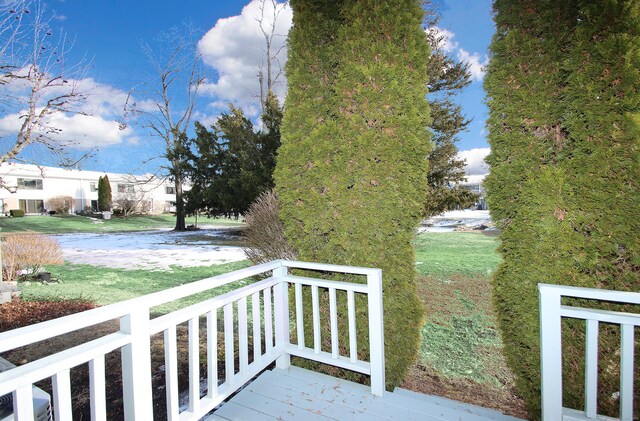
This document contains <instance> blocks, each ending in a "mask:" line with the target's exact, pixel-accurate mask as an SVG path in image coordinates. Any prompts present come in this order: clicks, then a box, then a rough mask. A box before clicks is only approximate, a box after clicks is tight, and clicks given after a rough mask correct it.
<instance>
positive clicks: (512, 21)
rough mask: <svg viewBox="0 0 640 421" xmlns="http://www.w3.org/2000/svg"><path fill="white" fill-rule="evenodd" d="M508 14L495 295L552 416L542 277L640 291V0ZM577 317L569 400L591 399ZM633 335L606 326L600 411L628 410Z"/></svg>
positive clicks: (550, 4)
mask: <svg viewBox="0 0 640 421" xmlns="http://www.w3.org/2000/svg"><path fill="white" fill-rule="evenodd" d="M494 16H495V20H496V29H497V32H496V35H495V36H494V39H493V41H492V44H491V52H492V60H491V63H490V65H489V69H488V72H487V76H486V79H485V88H486V90H487V94H488V105H489V110H490V112H489V121H488V128H489V143H490V145H491V155H490V156H489V157H488V158H487V161H488V162H489V165H490V168H491V172H490V175H489V176H488V177H487V180H486V184H485V185H486V189H487V196H488V200H489V204H490V206H491V212H492V216H493V218H494V220H495V221H496V223H498V224H499V225H500V226H501V228H502V233H501V246H500V248H499V250H500V252H501V254H502V256H503V262H502V264H501V265H500V267H499V269H498V271H497V273H496V274H495V276H494V296H495V303H496V306H497V311H498V317H499V325H500V328H501V330H502V334H503V338H504V341H505V353H506V357H507V360H508V362H509V364H510V366H511V368H512V369H513V371H514V372H515V374H516V375H517V388H518V391H519V393H520V394H521V395H522V396H523V397H524V398H525V399H526V404H527V408H528V410H529V415H530V416H531V417H532V418H538V417H539V416H540V360H539V358H540V344H539V311H538V305H539V304H538V293H537V284H538V283H539V282H544V283H552V284H562V285H575V286H584V287H595V288H605V289H616V290H622V291H638V290H640V236H639V234H638V233H639V232H640V164H639V163H640V127H639V126H640V124H639V123H640V119H639V115H640V114H639V112H640V95H639V94H638V92H640V70H639V69H640V3H639V2H637V1H635V0H615V1H614V0H591V1H586V0H585V1H578V0H572V1H566V2H555V1H543V2H539V1H531V0H497V1H495V3H494ZM601 308H613V307H612V306H610V305H609V306H607V305H604V304H603V305H602V307H601ZM618 309H619V307H618ZM563 326H564V329H563V332H564V334H563V353H564V356H563V358H564V362H563V377H564V382H563V383H564V394H563V400H564V405H565V406H569V407H573V408H580V407H581V406H582V405H583V395H584V390H583V388H584V386H583V385H584V340H585V339H584V337H585V332H584V330H585V327H584V323H580V322H575V323H573V322H568V323H566V324H564V325H563ZM619 340H620V338H619V331H618V330H616V329H610V328H608V327H603V328H602V329H601V330H600V340H599V346H600V348H599V359H600V361H599V366H600V367H601V369H600V370H599V383H598V393H599V396H598V403H599V406H600V408H599V412H600V413H604V414H608V415H614V416H617V415H618V414H617V407H618V405H619V402H618V400H617V399H616V398H615V397H614V396H615V394H614V392H616V391H617V390H618V387H619V386H618V374H616V373H618V372H619V368H620V366H619V364H620V363H619V354H618V351H617V350H618V349H619ZM639 350H640V347H638V345H636V352H638V351H639ZM637 377H638V376H637V375H636V382H637V381H638V378H637ZM638 404H639V402H638V400H637V399H636V402H635V405H636V412H637V411H638V410H639V409H640V408H638V407H637V406H638Z"/></svg>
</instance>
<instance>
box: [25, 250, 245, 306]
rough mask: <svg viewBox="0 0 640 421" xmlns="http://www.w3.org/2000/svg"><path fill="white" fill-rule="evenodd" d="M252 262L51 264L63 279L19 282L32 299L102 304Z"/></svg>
mask: <svg viewBox="0 0 640 421" xmlns="http://www.w3.org/2000/svg"><path fill="white" fill-rule="evenodd" d="M247 266H249V262H248V261H246V260H245V261H242V262H234V263H227V264H223V265H212V266H206V267H205V266H202V267H177V266H174V267H172V270H171V271H150V270H143V269H136V270H126V269H112V268H104V267H96V266H90V265H75V264H71V263H65V264H64V265H62V266H50V267H48V268H47V269H48V270H49V271H51V276H52V277H53V278H57V279H59V280H60V281H61V283H50V284H42V283H40V282H23V283H21V285H20V289H21V290H22V298H23V299H24V300H29V301H51V300H55V301H58V300H61V299H64V300H67V299H84V300H90V301H93V302H95V303H96V304H99V305H106V304H111V303H117V302H119V301H124V300H128V299H130V298H134V297H138V296H140V295H145V294H150V293H152V292H156V291H162V290H164V289H168V288H171V287H175V286H179V285H183V284H187V283H189V282H193V281H197V280H200V279H204V278H208V277H211V276H216V275H220V274H223V273H228V272H231V271H234V270H238V269H242V268H245V267H247ZM238 286H239V285H237V284H236V285H233V284H229V285H226V286H224V287H221V288H216V289H215V290H213V291H211V292H210V293H208V295H209V296H215V295H218V294H222V293H225V292H227V291H230V290H232V289H234V288H237V287H238ZM201 300H202V296H201V295H199V296H192V297H188V298H187V299H185V300H180V301H179V302H174V303H172V304H169V305H165V306H162V307H161V308H158V309H154V311H155V312H156V313H167V312H169V311H172V310H174V309H176V308H178V307H181V306H183V305H188V304H191V303H195V302H198V301H201Z"/></svg>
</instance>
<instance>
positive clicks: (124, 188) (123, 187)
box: [118, 184, 134, 193]
mask: <svg viewBox="0 0 640 421" xmlns="http://www.w3.org/2000/svg"><path fill="white" fill-rule="evenodd" d="M133 192H134V188H133V184H118V193H133Z"/></svg>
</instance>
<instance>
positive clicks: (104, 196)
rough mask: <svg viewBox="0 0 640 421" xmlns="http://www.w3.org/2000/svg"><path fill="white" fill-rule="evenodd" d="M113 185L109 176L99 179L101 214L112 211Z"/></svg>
mask: <svg viewBox="0 0 640 421" xmlns="http://www.w3.org/2000/svg"><path fill="white" fill-rule="evenodd" d="M111 203H112V197H111V183H109V176H107V175H106V174H105V175H104V177H98V210H99V211H101V212H104V211H110V210H111Z"/></svg>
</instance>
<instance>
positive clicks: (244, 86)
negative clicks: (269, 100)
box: [198, 0, 293, 113]
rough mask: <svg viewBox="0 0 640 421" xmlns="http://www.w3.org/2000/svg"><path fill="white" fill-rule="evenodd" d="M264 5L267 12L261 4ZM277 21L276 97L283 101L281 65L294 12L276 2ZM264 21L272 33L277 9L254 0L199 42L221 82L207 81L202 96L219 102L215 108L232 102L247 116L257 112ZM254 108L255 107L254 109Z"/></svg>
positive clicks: (284, 58) (272, 49)
mask: <svg viewBox="0 0 640 421" xmlns="http://www.w3.org/2000/svg"><path fill="white" fill-rule="evenodd" d="M262 4H264V13H262V11H261V5H262ZM275 12H276V14H277V18H276V19H275V34H276V36H275V37H274V39H273V45H272V48H271V51H272V54H275V52H278V51H279V53H278V56H277V60H274V61H273V63H272V65H273V71H272V74H273V75H277V74H279V73H281V74H280V76H279V77H278V80H277V83H276V84H275V86H274V91H275V93H276V95H278V96H279V97H280V98H284V95H285V93H286V79H285V76H284V72H283V71H282V66H284V63H285V62H286V59H287V51H286V44H285V42H286V36H287V34H288V32H289V29H290V28H291V22H292V17H293V13H292V11H291V8H290V7H289V6H288V5H287V4H283V3H277V4H276V10H275ZM261 17H262V18H263V22H262V27H263V28H264V29H265V30H270V28H271V25H272V23H273V21H274V7H273V4H272V2H271V1H264V3H263V2H262V1H260V0H252V1H251V3H249V4H248V5H246V6H245V7H244V8H243V9H242V12H241V13H240V15H238V16H231V17H229V18H225V19H219V20H218V21H217V22H216V24H215V26H214V27H213V28H211V29H210V30H209V31H208V32H207V33H206V34H205V35H204V36H203V37H202V39H201V40H200V42H199V43H198V50H199V51H200V53H201V54H202V59H203V61H204V63H205V64H206V65H208V66H211V67H213V68H214V69H215V70H216V72H217V74H218V79H217V80H215V81H213V80H210V81H208V82H207V83H206V84H205V85H204V86H203V87H202V88H201V92H202V94H203V95H209V96H212V97H214V98H216V99H217V101H216V103H215V105H214V106H215V107H219V106H220V105H221V104H224V107H225V108H226V105H227V104H228V103H230V102H232V103H234V104H235V105H236V106H240V107H242V108H243V109H245V111H246V112H247V113H256V112H257V110H258V108H257V107H256V106H255V104H257V102H258V96H259V94H260V85H259V82H258V72H259V69H260V66H265V65H266V60H265V54H266V51H265V50H266V45H265V39H264V35H263V34H262V31H261V30H260V24H259V22H258V20H259V19H261ZM252 105H253V107H251V106H252Z"/></svg>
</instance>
